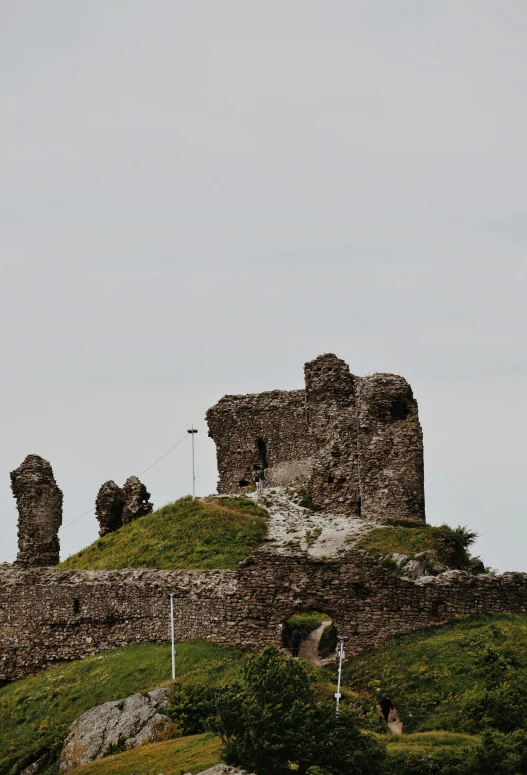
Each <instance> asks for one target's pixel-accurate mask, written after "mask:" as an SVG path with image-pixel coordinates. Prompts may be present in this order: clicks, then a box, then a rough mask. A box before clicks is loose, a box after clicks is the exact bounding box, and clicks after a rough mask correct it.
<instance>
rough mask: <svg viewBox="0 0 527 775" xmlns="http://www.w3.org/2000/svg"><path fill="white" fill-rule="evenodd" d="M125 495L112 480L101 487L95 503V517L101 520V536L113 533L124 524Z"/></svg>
mask: <svg viewBox="0 0 527 775" xmlns="http://www.w3.org/2000/svg"><path fill="white" fill-rule="evenodd" d="M123 508H124V493H123V491H122V489H121V488H120V487H119V486H118V485H116V484H115V482H113V481H112V480H110V481H108V482H105V483H104V484H103V485H101V488H100V490H99V492H98V493H97V499H96V501H95V516H96V517H97V519H98V520H99V536H100V537H101V538H102V537H103V536H104V535H106V533H113V532H114V531H115V530H118V529H119V528H120V527H121V525H122V524H123Z"/></svg>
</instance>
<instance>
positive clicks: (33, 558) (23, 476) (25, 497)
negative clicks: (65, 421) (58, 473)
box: [11, 455, 63, 567]
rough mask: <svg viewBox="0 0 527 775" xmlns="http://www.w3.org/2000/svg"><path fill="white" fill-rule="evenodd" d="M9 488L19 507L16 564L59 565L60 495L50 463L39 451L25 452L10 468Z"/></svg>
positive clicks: (61, 497)
mask: <svg viewBox="0 0 527 775" xmlns="http://www.w3.org/2000/svg"><path fill="white" fill-rule="evenodd" d="M11 489H12V490H13V495H14V497H15V498H16V502H17V509H18V555H17V559H16V564H17V565H21V566H24V567H30V566H45V565H58V562H59V550H60V543H59V536H58V532H59V528H60V526H61V524H62V499H63V496H62V490H61V489H60V487H59V486H58V485H57V483H56V481H55V477H54V476H53V469H52V468H51V465H50V464H49V463H48V461H47V460H44V458H42V457H39V455H28V456H27V457H26V459H25V460H24V462H23V463H21V465H20V466H19V467H18V468H16V469H15V470H14V471H11Z"/></svg>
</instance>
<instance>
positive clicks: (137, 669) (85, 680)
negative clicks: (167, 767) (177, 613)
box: [0, 641, 243, 775]
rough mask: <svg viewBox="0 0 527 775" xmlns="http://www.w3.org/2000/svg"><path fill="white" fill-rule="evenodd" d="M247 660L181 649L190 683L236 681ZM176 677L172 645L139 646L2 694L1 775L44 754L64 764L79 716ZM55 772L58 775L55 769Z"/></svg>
mask: <svg viewBox="0 0 527 775" xmlns="http://www.w3.org/2000/svg"><path fill="white" fill-rule="evenodd" d="M242 659H243V655H242V654H241V652H239V651H236V650H234V649H225V648H221V647H220V646H216V645H215V644H213V643H208V642H203V641H186V642H185V643H181V644H180V645H178V647H177V674H178V677H184V678H186V680H190V681H192V680H193V677H194V676H196V675H198V676H199V677H200V680H202V681H206V682H209V683H210V682H217V681H220V680H231V679H232V678H233V677H234V676H235V675H237V673H238V669H239V664H240V661H241V660H242ZM170 671H171V665H170V647H169V646H168V645H167V646H165V645H162V646H160V645H153V644H152V645H136V646H127V647H126V648H122V649H115V650H112V651H104V652H102V653H101V654H98V655H96V656H93V657H88V658H87V659H83V660H80V661H78V662H72V663H70V664H67V665H62V666H61V667H56V668H53V669H51V670H47V671H46V672H45V673H42V674H40V675H37V676H34V677H32V678H24V679H22V680H20V681H15V682H13V683H11V684H8V685H7V686H4V687H2V688H0V730H1V734H0V773H1V775H7V773H10V772H11V771H12V767H13V766H14V765H15V764H17V765H18V767H17V769H16V771H17V772H18V771H19V770H20V769H21V768H22V765H23V764H25V763H30V762H33V761H36V759H38V758H39V756H41V755H42V754H44V753H51V754H52V756H53V757H54V758H58V755H59V753H60V749H61V747H62V741H63V740H64V738H65V737H66V734H67V731H68V729H69V726H70V725H71V723H72V722H73V721H74V720H75V719H76V718H78V716H80V715H81V714H82V713H84V712H85V711H87V710H89V709H90V708H93V707H95V706H96V705H101V704H102V703H103V702H109V701H110V700H119V699H121V698H123V697H127V696H129V695H130V694H134V693H136V692H146V691H149V690H150V689H153V688H155V687H157V686H167V685H169V684H170V683H171V678H170V676H171V672H170ZM104 761H106V759H105V760H104ZM160 771H161V772H162V771H163V770H160ZM49 772H50V773H52V772H53V773H55V772H58V769H57V767H56V766H55V765H53V766H52V767H51V768H50V770H49ZM165 775H166V774H165Z"/></svg>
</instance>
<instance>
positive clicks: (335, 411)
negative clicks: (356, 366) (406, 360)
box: [207, 354, 425, 522]
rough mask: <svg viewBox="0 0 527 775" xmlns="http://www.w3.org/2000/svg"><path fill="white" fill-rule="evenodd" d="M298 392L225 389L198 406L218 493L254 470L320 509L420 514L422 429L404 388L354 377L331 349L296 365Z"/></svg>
mask: <svg viewBox="0 0 527 775" xmlns="http://www.w3.org/2000/svg"><path fill="white" fill-rule="evenodd" d="M304 371H305V390H293V391H280V390H274V391H271V392H267V393H258V394H253V395H247V396H224V398H222V399H221V400H220V401H219V402H218V403H217V404H216V405H215V406H213V407H212V408H211V409H209V411H208V412H207V422H208V424H209V435H210V436H211V437H212V438H213V439H214V442H215V443H216V451H217V461H218V472H219V482H218V492H220V493H232V492H237V491H238V492H239V491H240V490H241V489H242V488H243V487H245V486H246V485H247V484H250V483H251V482H252V480H253V476H254V473H255V472H256V471H260V470H263V471H264V475H265V479H266V481H267V483H268V484H270V485H273V484H274V485H291V484H293V485H294V486H296V487H298V488H304V489H305V490H306V491H307V492H308V493H309V494H310V495H311V496H312V498H313V500H314V502H315V503H317V504H319V505H320V506H323V507H325V509H331V510H332V511H344V512H347V513H349V514H350V516H357V517H360V516H361V517H362V518H363V519H367V520H378V519H388V518H391V519H409V520H414V521H417V522H424V521H425V502H424V467H423V434H422V430H421V425H420V423H419V416H418V410H417V401H416V400H415V398H414V396H413V393H412V389H411V387H410V385H409V384H408V383H407V382H406V380H405V379H403V377H398V376H396V375H394V374H374V375H372V376H369V377H356V376H355V375H353V374H351V373H350V370H349V367H348V366H347V364H346V363H345V362H344V361H342V360H341V359H340V358H337V356H336V355H332V354H326V355H321V356H319V357H318V358H315V360H313V361H310V362H309V363H306V365H305V369H304Z"/></svg>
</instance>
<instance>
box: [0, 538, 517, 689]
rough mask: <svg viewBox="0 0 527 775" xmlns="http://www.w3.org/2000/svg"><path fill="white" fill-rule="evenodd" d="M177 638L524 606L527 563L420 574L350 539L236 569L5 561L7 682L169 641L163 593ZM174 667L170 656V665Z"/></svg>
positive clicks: (372, 628)
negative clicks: (303, 613) (493, 570)
mask: <svg viewBox="0 0 527 775" xmlns="http://www.w3.org/2000/svg"><path fill="white" fill-rule="evenodd" d="M169 592H174V593H175V595H176V601H175V603H176V604H175V624H176V638H177V640H182V639H185V638H206V639H210V640H213V641H215V642H217V643H220V644H226V645H232V646H237V647H242V648H261V647H263V646H264V645H266V644H269V643H276V644H279V643H280V640H279V633H278V624H279V623H280V622H283V621H285V620H286V619H287V618H288V617H289V616H290V615H291V614H292V613H293V612H294V611H298V610H305V609H312V608H315V609H317V610H320V611H323V612H325V613H327V614H329V615H330V616H331V617H332V618H333V620H334V623H335V625H336V627H337V629H338V631H339V632H340V633H341V634H343V635H348V636H349V638H350V641H349V644H348V647H347V651H348V653H349V654H350V655H355V654H358V653H359V652H360V651H362V650H363V649H365V648H368V647H371V646H374V645H377V644H379V643H381V642H382V641H384V640H385V639H386V638H388V637H390V636H393V635H397V634H400V633H405V632H409V631H412V630H416V629H419V628H422V627H427V626H430V625H434V624H440V623H443V622H446V621H448V620H450V619H453V618H455V617H462V616H468V615H470V614H475V613H489V612H496V613H497V612H509V613H515V614H523V615H525V614H526V612H527V574H522V573H507V574H503V575H502V576H495V577H493V576H486V575H480V576H472V575H470V574H467V573H464V572H462V571H451V572H449V573H447V574H444V575H442V576H439V577H434V578H433V579H429V580H428V582H427V583H419V582H413V581H409V580H407V579H402V578H399V577H397V576H395V575H394V574H392V573H391V572H389V571H388V570H386V569H384V568H383V567H381V566H380V565H378V564H377V563H375V561H374V560H373V559H372V558H371V557H370V556H369V555H368V554H366V553H365V552H362V551H360V550H356V549H350V550H349V551H348V552H347V553H346V555H344V556H342V557H341V558H339V559H335V560H330V561H322V560H318V559H315V558H311V557H308V556H306V555H305V554H298V555H292V556H291V557H290V558H288V560H287V561H286V562H285V561H284V557H283V555H278V554H276V553H274V552H273V551H272V550H269V549H262V550H258V551H257V552H255V553H254V554H253V555H251V556H250V557H249V558H248V559H247V560H245V561H244V562H242V563H241V564H240V566H239V567H238V569H237V570H236V571H159V570H122V571H64V570H61V569H53V568H46V569H43V568H42V569H41V568H29V569H18V568H13V567H12V566H8V565H4V566H0V682H1V683H5V682H8V681H10V680H13V679H15V678H20V677H22V676H27V675H30V674H32V673H36V672H38V671H40V670H42V669H45V668H46V667H49V666H51V665H53V664H57V663H60V662H63V661H66V660H72V659H79V658H81V657H85V656H87V655H89V654H93V653H95V652H98V651H101V650H103V649H108V648H113V647H117V646H124V645H127V644H131V643H146V642H168V641H169V637H170V635H169V602H168V594H169ZM168 669H169V666H168V665H167V671H168Z"/></svg>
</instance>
